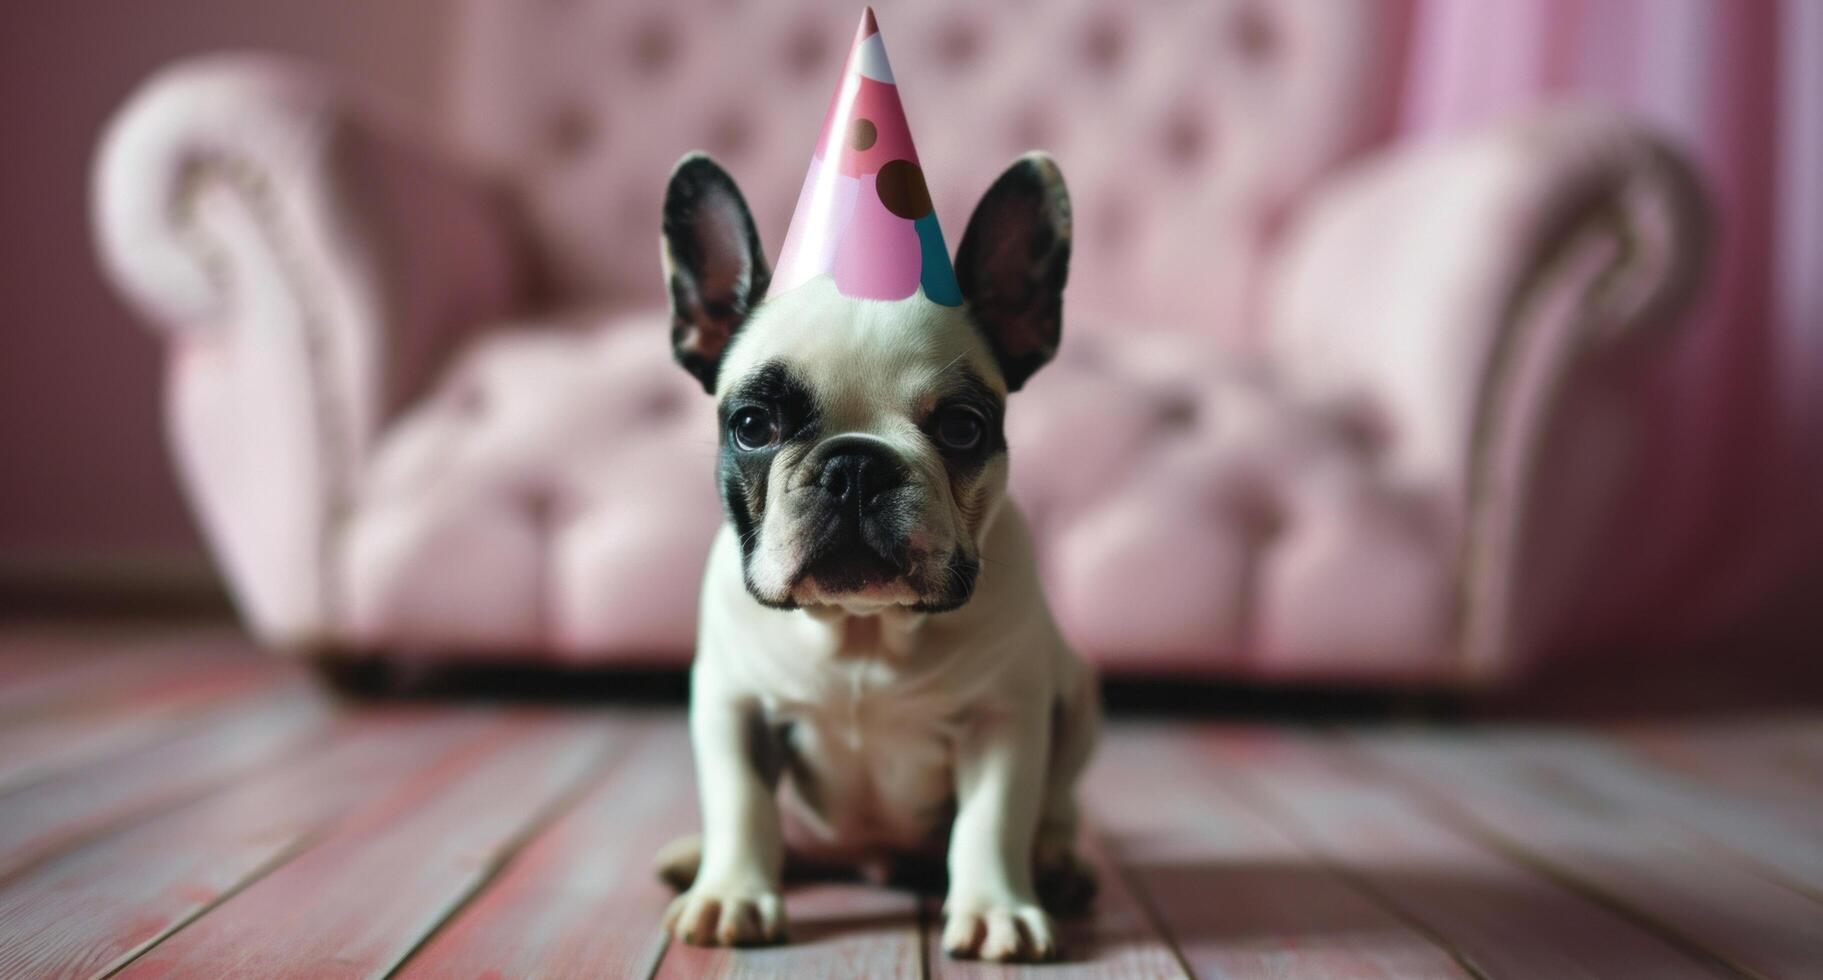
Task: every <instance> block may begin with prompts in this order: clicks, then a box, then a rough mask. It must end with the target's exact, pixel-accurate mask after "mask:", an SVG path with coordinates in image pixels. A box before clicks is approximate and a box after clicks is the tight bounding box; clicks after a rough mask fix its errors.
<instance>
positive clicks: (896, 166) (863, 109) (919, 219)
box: [772, 7, 962, 306]
mask: <svg viewBox="0 0 1823 980" xmlns="http://www.w3.org/2000/svg"><path fill="white" fill-rule="evenodd" d="M821 275H828V276H830V277H831V278H833V279H834V280H835V286H836V291H837V292H839V293H841V294H842V295H844V296H848V297H852V298H855V299H904V298H906V297H908V296H910V295H912V294H913V293H915V292H917V291H918V290H920V289H922V290H923V291H924V296H925V298H926V299H929V300H930V301H931V302H934V303H939V304H941V305H943V306H960V305H961V304H962V290H961V289H960V288H959V287H958V286H957V285H956V270H955V268H954V267H953V266H951V265H950V259H949V248H948V246H946V245H944V243H943V229H942V228H940V227H938V225H937V212H936V210H935V209H934V208H933V207H932V206H931V197H930V189H929V187H928V186H926V184H925V182H924V170H923V169H922V168H921V167H919V165H918V151H917V150H916V149H914V148H913V147H912V138H911V127H909V126H907V125H906V122H905V107H904V106H902V105H900V103H899V86H898V84H897V83H896V82H895V81H894V79H893V70H892V65H891V64H889V63H888V62H887V60H886V44H885V42H884V41H883V40H882V39H881V37H880V27H879V25H878V24H877V23H875V22H874V12H873V8H871V7H869V8H868V9H867V10H866V12H865V13H863V14H862V15H861V26H860V29H859V30H857V31H855V40H854V45H853V46H852V47H851V48H850V49H849V52H848V61H847V62H846V63H845V64H844V65H843V67H842V80H841V83H840V84H839V85H838V86H837V87H836V94H835V97H834V98H832V99H831V100H830V102H829V112H828V114H827V115H825V116H824V117H823V133H822V135H821V136H820V137H818V139H817V148H816V152H815V153H814V154H813V155H812V156H811V159H810V172H809V173H808V174H806V175H805V176H804V189H803V190H802V191H800V192H799V193H798V207H797V211H796V212H794V213H793V214H792V216H791V228H790V230H789V231H787V232H786V233H785V245H784V247H783V248H782V249H780V251H779V262H778V268H777V269H775V270H774V271H773V274H772V292H773V294H774V295H778V294H780V293H783V292H785V291H786V290H789V289H792V288H794V287H796V286H798V285H801V284H802V283H805V282H808V281H809V280H811V279H814V278H816V277H817V276H821Z"/></svg>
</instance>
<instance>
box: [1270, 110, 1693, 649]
mask: <svg viewBox="0 0 1823 980" xmlns="http://www.w3.org/2000/svg"><path fill="white" fill-rule="evenodd" d="M1707 242H1708V231H1707V222H1706V214H1705V209H1704V206H1703V200H1702V195H1701V193H1700V190H1699V187H1698V184H1697V181H1696V178H1695V177H1694V175H1693V174H1692V172H1691V170H1690V168H1689V167H1688V166H1687V165H1686V164H1685V163H1684V161H1683V160H1682V159H1681V158H1680V156H1679V155H1678V154H1677V153H1676V152H1674V151H1673V150H1672V149H1671V148H1670V147H1668V146H1667V145H1666V144H1665V143H1664V142H1662V141H1661V140H1659V139H1658V138H1657V137H1655V136H1654V135H1653V134H1652V133H1650V132H1649V131H1648V130H1647V129H1645V128H1644V127H1642V126H1641V125H1639V124H1638V123H1637V122H1634V121H1632V120H1630V119H1628V118H1626V117H1623V116H1620V115H1617V114H1615V113H1611V112H1607V111H1604V110H1599V109H1591V108H1583V107H1564V108H1557V109H1553V110H1549V111H1546V112H1543V113H1540V114H1538V115H1534V116H1531V117H1528V118H1523V119H1519V120H1516V121H1514V122H1511V123H1509V124H1507V125H1503V126H1499V127H1496V128H1494V129H1492V130H1489V131H1485V132H1481V133H1476V134H1471V135H1467V136H1464V137H1460V138H1456V139H1450V140H1444V141H1440V142H1437V143H1434V144H1428V145H1422V146H1417V147H1413V148H1410V149H1405V150H1400V151H1394V152H1391V153H1387V154H1385V155H1383V156H1381V157H1380V158H1377V159H1374V160H1371V161H1369V162H1368V163H1366V164H1364V165H1362V166H1361V167H1359V168H1357V169H1356V170H1354V171H1351V172H1349V173H1347V174H1345V175H1343V176H1342V177H1340V178H1339V179H1338V180H1337V181H1336V182H1335V183H1334V184H1333V185H1332V186H1330V187H1328V188H1326V189H1325V190H1324V192H1323V194H1322V195H1321V196H1320V197H1319V198H1318V199H1317V200H1316V201H1315V202H1313V204H1312V205H1311V206H1310V208H1309V209H1308V211H1307V212H1306V213H1305V215H1304V217H1303V218H1302V220H1301V221H1299V222H1298V223H1297V224H1296V225H1295V226H1294V227H1293V228H1292V229H1291V230H1290V231H1289V232H1288V235H1287V238H1286V240H1285V243H1284V249H1283V251H1282V252H1281V253H1280V255H1281V258H1280V260H1279V264H1278V265H1277V266H1276V267H1275V274H1274V277H1273V280H1272V282H1271V284H1270V286H1269V289H1270V299H1269V301H1268V302H1269V305H1270V310H1271V315H1272V317H1273V323H1272V329H1271V330H1270V331H1269V332H1268V336H1269V337H1270V338H1271V341H1270V342H1271V343H1272V344H1273V345H1274V351H1273V353H1274V355H1275V361H1276V362H1277V363H1279V364H1281V365H1283V366H1285V367H1286V369H1287V371H1288V373H1289V374H1290V375H1291V376H1292V377H1294V378H1295V379H1296V380H1297V383H1298V384H1300V385H1302V386H1304V387H1305V388H1306V389H1309V390H1314V391H1317V392H1321V393H1322V394H1323V396H1324V397H1329V398H1334V399H1337V400H1341V401H1344V402H1353V403H1355V404H1356V405H1358V406H1360V408H1361V410H1362V414H1363V415H1364V416H1365V417H1366V418H1368V419H1370V420H1371V423H1370V426H1371V428H1374V429H1377V430H1379V431H1378V432H1377V438H1375V439H1374V441H1375V443H1376V444H1377V445H1378V446H1379V447H1380V448H1381V450H1382V451H1383V452H1384V453H1385V460H1384V462H1385V464H1386V466H1387V467H1388V469H1389V471H1390V472H1391V473H1392V474H1393V475H1394V477H1395V478H1396V479H1401V480H1405V481H1408V482H1410V483H1411V484H1413V485H1417V486H1425V487H1435V488H1440V489H1441V491H1442V498H1443V500H1444V501H1445V502H1446V505H1447V508H1448V510H1449V511H1450V513H1451V516H1452V517H1453V519H1454V523H1455V524H1456V526H1457V528H1458V531H1459V533H1458V534H1457V540H1458V548H1459V554H1460V556H1461V573H1462V590H1461V592H1462V596H1461V598H1462V602H1461V607H1460V616H1459V620H1460V636H1461V638H1462V642H1461V650H1462V657H1463V665H1464V669H1465V673H1466V675H1467V676H1468V677H1469V678H1471V679H1474V678H1491V677H1496V676H1499V675H1501V674H1503V673H1505V672H1506V671H1508V670H1510V669H1511V668H1512V667H1514V666H1515V665H1517V664H1519V663H1522V662H1524V661H1525V660H1527V659H1528V658H1530V657H1531V656H1533V655H1534V654H1536V653H1537V652H1538V648H1539V645H1540V644H1541V643H1544V642H1547V641H1548V639H1549V637H1550V635H1551V633H1552V631H1553V630H1554V629H1555V628H1557V627H1559V626H1560V625H1561V617H1562V616H1563V614H1564V613H1565V612H1566V611H1567V609H1568V608H1569V606H1570V603H1571V602H1572V600H1573V599H1574V598H1575V595H1576V593H1577V591H1578V590H1579V589H1580V588H1582V587H1583V585H1584V584H1586V583H1584V582H1583V581H1581V580H1580V579H1579V578H1578V577H1577V573H1578V571H1579V570H1580V569H1583V568H1585V567H1587V566H1588V564H1589V563H1588V562H1586V561H1585V559H1586V558H1588V557H1589V555H1588V551H1587V549H1588V548H1589V547H1591V546H1593V543H1594V542H1596V541H1598V535H1597V534H1596V533H1595V532H1596V531H1598V530H1599V529H1600V528H1601V527H1602V526H1604V525H1605V524H1606V523H1607V522H1608V521H1609V520H1610V519H1611V518H1612V516H1613V514H1614V513H1615V508H1616V507H1617V506H1619V505H1620V503H1621V501H1620V499H1619V495H1620V494H1622V493H1624V492H1625V491H1626V490H1627V489H1628V488H1629V486H1630V485H1631V480H1632V478H1633V476H1634V474H1635V459H1634V455H1633V454H1634V453H1635V452H1636V451H1637V449H1638V439H1637V433H1636V429H1637V426H1638V423H1639V421H1640V419H1639V413H1640V411H1641V409H1640V407H1639V406H1640V404H1641V401H1640V399H1639V397H1638V391H1637V383H1638V378H1639V373H1640V368H1641V367H1642V366H1643V365H1644V364H1646V363H1647V362H1648V361H1649V359H1650V357H1651V356H1652V354H1651V352H1653V351H1656V350H1663V349H1665V348H1664V346H1663V345H1659V344H1656V343H1654V342H1653V341H1654V340H1655V338H1656V335H1658V334H1659V333H1661V331H1660V330H1658V329H1654V328H1662V327H1665V326H1666V325H1668V324H1671V323H1674V322H1675V320H1676V317H1677V314H1678V313H1679V312H1680V311H1681V310H1682V309H1683V308H1684V307H1685V306H1687V305H1688V304H1689V302H1690V300H1691V298H1692V297H1693V295H1694V293H1695V290H1696V287H1697V285H1698V283H1699V281H1700V278H1701V276H1700V273H1701V271H1702V267H1703V265H1704V260H1705V257H1706V247H1707Z"/></svg>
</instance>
